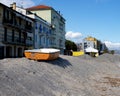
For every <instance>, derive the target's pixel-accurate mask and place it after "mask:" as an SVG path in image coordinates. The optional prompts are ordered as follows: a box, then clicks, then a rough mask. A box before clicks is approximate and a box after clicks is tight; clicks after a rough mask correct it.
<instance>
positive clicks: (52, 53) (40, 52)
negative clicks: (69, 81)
mask: <svg viewBox="0 0 120 96" xmlns="http://www.w3.org/2000/svg"><path fill="white" fill-rule="evenodd" d="M24 54H25V57H26V58H28V59H32V60H54V59H57V58H58V57H59V54H60V50H59V49H54V48H42V49H32V50H25V51H24Z"/></svg>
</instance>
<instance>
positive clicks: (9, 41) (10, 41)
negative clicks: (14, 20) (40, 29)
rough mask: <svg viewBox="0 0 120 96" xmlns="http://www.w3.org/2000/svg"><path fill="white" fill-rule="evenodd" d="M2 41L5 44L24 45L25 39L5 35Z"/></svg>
mask: <svg viewBox="0 0 120 96" xmlns="http://www.w3.org/2000/svg"><path fill="white" fill-rule="evenodd" d="M2 41H3V43H5V44H13V45H23V46H25V45H26V44H25V40H24V39H19V38H18V37H15V38H12V36H7V37H6V38H4V39H3V40H2Z"/></svg>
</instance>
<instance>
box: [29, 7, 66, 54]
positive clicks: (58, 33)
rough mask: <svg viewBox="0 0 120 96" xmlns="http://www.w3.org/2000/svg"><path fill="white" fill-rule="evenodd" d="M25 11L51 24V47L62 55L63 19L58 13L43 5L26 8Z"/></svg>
mask: <svg viewBox="0 0 120 96" xmlns="http://www.w3.org/2000/svg"><path fill="white" fill-rule="evenodd" d="M27 10H29V11H31V12H32V13H35V14H37V15H38V16H40V17H41V18H43V19H44V20H46V21H47V22H48V23H50V24H51V28H52V31H51V35H52V38H51V44H52V47H53V48H58V49H60V50H61V53H63V52H64V48H65V19H64V18H63V16H62V15H61V14H60V12H57V11H56V10H54V9H53V8H52V7H49V6H45V5H38V6H34V7H30V8H27Z"/></svg>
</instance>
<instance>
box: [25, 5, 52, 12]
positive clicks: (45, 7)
mask: <svg viewBox="0 0 120 96" xmlns="http://www.w3.org/2000/svg"><path fill="white" fill-rule="evenodd" d="M39 9H52V7H50V6H46V5H37V6H33V7H29V8H26V10H31V11H32V10H39Z"/></svg>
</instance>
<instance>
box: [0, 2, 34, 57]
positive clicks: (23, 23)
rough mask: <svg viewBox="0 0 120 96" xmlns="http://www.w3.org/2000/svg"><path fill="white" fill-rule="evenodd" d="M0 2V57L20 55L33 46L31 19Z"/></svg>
mask: <svg viewBox="0 0 120 96" xmlns="http://www.w3.org/2000/svg"><path fill="white" fill-rule="evenodd" d="M15 8H16V3H13V4H12V5H11V7H7V6H5V5H4V4H2V3H0V58H4V57H21V56H23V52H24V50H25V49H29V48H32V47H33V33H32V32H33V19H31V18H29V17H27V16H25V15H23V14H21V13H19V12H17V11H15Z"/></svg>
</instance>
